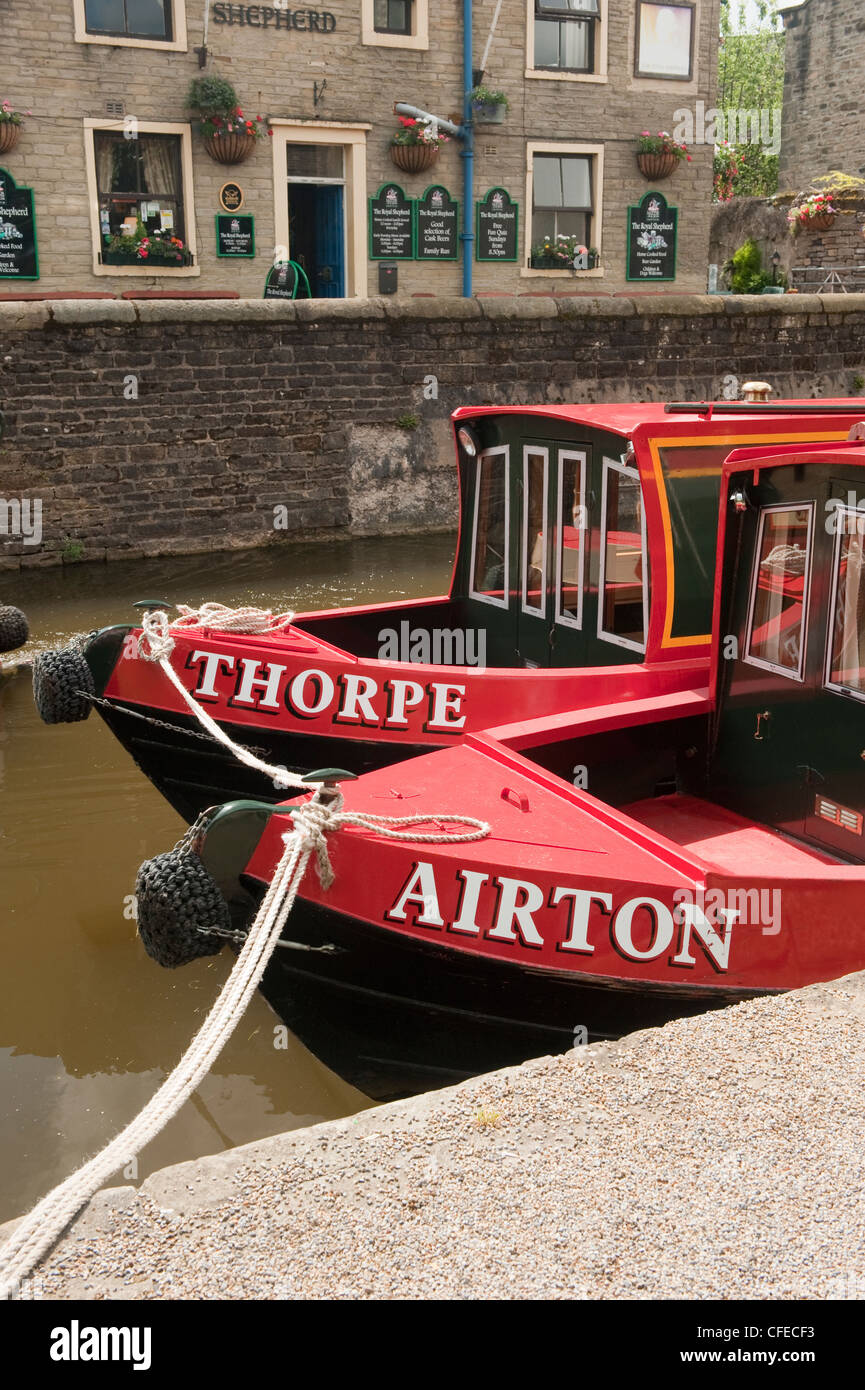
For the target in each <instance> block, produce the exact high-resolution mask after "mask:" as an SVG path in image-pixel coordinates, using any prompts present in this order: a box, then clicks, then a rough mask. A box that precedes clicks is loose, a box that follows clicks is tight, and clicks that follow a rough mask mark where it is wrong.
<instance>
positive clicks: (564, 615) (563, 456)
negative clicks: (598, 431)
mask: <svg viewBox="0 0 865 1390" xmlns="http://www.w3.org/2000/svg"><path fill="white" fill-rule="evenodd" d="M588 457H589V455H588V450H587V449H560V450H559V452H558V470H559V486H558V502H557V506H556V538H557V539H556V603H555V621H556V622H557V623H560V624H561V625H562V627H570V628H574V629H575V630H576V631H577V632H582V629H583V600H584V595H585V586H586V537H587V536H589V535H591V528H590V527H589V526H587V525H586V524H585V522H586V521H587V520H588V516H587V504H586V466H587V463H588ZM571 460H578V463H579V478H580V507H581V508H582V513H583V522H584V524H583V525H582V526H581V528H580V562H579V567H578V576H577V600H578V603H577V615H576V617H574V615H573V613H571V612H569V611H568V610H566V609H565V608H564V607H563V606H562V571H563V569H564V565H563V560H564V519H563V504H564V469H563V468H562V464H563V463H564V462H565V461H571Z"/></svg>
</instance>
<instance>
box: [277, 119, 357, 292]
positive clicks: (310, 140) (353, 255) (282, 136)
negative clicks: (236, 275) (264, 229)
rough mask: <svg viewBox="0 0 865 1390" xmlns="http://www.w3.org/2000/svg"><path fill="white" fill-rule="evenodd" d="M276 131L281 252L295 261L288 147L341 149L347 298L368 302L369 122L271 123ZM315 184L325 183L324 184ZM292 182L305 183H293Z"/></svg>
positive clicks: (279, 249)
mask: <svg viewBox="0 0 865 1390" xmlns="http://www.w3.org/2000/svg"><path fill="white" fill-rule="evenodd" d="M270 125H271V128H272V130H273V139H272V140H271V141H270V143H271V145H272V146H273V198H274V203H273V226H274V242H275V246H276V250H277V252H279V251H281V250H282V248H283V247H284V248H285V249H286V250H287V252H288V255H289V256H291V241H290V238H289V235H288V179H289V174H288V152H287V151H288V146H289V145H341V146H342V147H343V166H342V167H343V180H342V182H343V184H344V187H345V205H344V212H345V247H346V259H345V298H346V299H359V298H363V299H365V298H366V297H367V256H366V249H367V248H366V217H367V209H366V198H367V187H366V137H367V132H368V131H370V130H372V126H371V125H369V124H367V123H366V122H364V121H305V120H304V121H291V120H284V119H282V118H281V117H278V116H272V117H271V118H270ZM312 181H313V182H314V183H322V182H326V180H322V179H314V180H312ZM291 182H292V183H300V182H301V180H300V179H295V178H292V180H291Z"/></svg>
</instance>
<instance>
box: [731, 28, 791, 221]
mask: <svg viewBox="0 0 865 1390" xmlns="http://www.w3.org/2000/svg"><path fill="white" fill-rule="evenodd" d="M754 9H755V12H754ZM752 14H753V18H752V20H751V21H750V22H749V21H748V18H747V15H746V7H745V6H744V5H743V4H741V3H732V2H731V0H722V3H721V38H720V48H719V53H718V102H717V104H718V106H719V108H720V109H721V110H722V111H723V112H724V113H725V114H726V113H728V112H730V113H732V112H739V111H742V112H746V111H748V112H751V111H753V112H765V113H771V134H772V135H773V136H774V135H776V134H777V133H778V126H777V120H776V116H775V113H777V112H779V111H780V109H781V104H782V100H783V95H784V40H785V35H784V31H783V27H782V24H781V19H780V16H779V15H778V13H777V4H776V0H757V4H756V7H752ZM725 133H726V136H727V139H728V140H729V141H730V143H731V145H732V146H733V148H734V149H735V152H736V155H737V156H738V159H737V163H738V172H737V173H736V175H735V176H734V178H733V180H732V187H731V193H732V194H733V195H737V194H739V195H744V196H748V195H750V196H753V197H763V198H765V197H769V196H770V195H771V194H773V193H775V192H777V189H778V156H777V154H773V153H772V152H771V151H769V150H767V149H766V148H765V145H764V144H763V143H756V142H754V141H751V140H748V141H742V140H739V139H738V138H737V137H738V136H739V135H741V134H742V132H741V131H740V130H739V129H738V123H737V128H736V130H732V129H731V128H730V122H729V117H728V120H727V125H726V132H725ZM749 133H750V132H749Z"/></svg>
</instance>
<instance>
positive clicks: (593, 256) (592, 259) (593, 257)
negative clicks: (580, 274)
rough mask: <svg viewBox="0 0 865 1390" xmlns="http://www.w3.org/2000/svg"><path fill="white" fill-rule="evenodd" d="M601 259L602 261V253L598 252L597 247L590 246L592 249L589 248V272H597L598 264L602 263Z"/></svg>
mask: <svg viewBox="0 0 865 1390" xmlns="http://www.w3.org/2000/svg"><path fill="white" fill-rule="evenodd" d="M600 259H601V253H600V251H599V250H598V248H597V246H590V247H589V270H596V269H597V267H598V262H599V261H600Z"/></svg>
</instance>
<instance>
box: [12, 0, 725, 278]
mask: <svg viewBox="0 0 865 1390" xmlns="http://www.w3.org/2000/svg"><path fill="white" fill-rule="evenodd" d="M170 3H172V4H173V6H174V11H175V32H176V33H177V32H180V29H179V21H180V20H182V19H183V18H184V16H185V43H184V45H183V47H178V48H177V49H176V50H168V49H166V47H165V45H163V46H162V48H161V49H160V47H159V46H155V47H154V46H153V45H149V46H141V45H139V46H130V45H129V44H128V43H127V44H126V45H125V46H124V45H121V44H112V43H111V42H104V41H103V42H99V43H95V42H82V41H80V39H81V34H82V32H83V31H82V30H81V27H80V26H81V23H82V22H83V21H82V19H81V17H82V16H84V14H85V0H66V3H64V4H62V5H58V4H56V3H52V0H32V3H31V4H29V5H27V6H21V5H13V4H9V3H8V0H6V2H5V3H2V30H3V44H4V62H3V85H2V90H0V97H5V98H7V99H8V100H10V101H11V102H12V105H13V107H15V108H17V109H22V110H23V109H28V108H29V109H31V110H32V112H33V115H32V116H31V117H30V118H28V119H27V121H26V124H25V126H24V128H23V130H22V133H21V136H20V139H19V141H18V144H17V146H16V148H15V149H14V150H12V151H10V152H9V153H8V154H5V155H2V156H0V165H2V166H3V167H5V168H7V169H8V171H9V173H10V174H11V175H12V176H13V178H14V179H15V180H16V181H17V182H18V183H19V184H23V185H26V186H30V187H32V188H33V190H34V194H35V207H36V219H37V226H38V238H39V254H40V270H41V276H40V279H39V280H38V281H36V282H32V283H28V282H18V281H9V280H2V281H0V293H3V294H4V295H7V296H8V295H9V294H24V293H27V292H52V291H66V292H82V291H84V292H94V291H97V292H107V293H113V294H115V295H120V294H123V293H125V292H129V291H136V292H140V291H144V290H150V291H152V290H173V291H178V292H180V291H182V292H186V293H188V292H190V291H204V292H214V291H218V290H231V291H237V292H239V293H240V295H241V296H243V297H248V298H253V297H259V296H261V294H262V292H263V288H264V281H265V276H266V273H267V270H268V269H269V266H270V263H271V260H272V257H273V254H274V248H275V246H277V245H281V244H285V243H284V241H281V239H280V238H281V232H280V226H281V219H282V218H283V216H284V214H285V206H286V201H285V200H286V189H285V186H284V184H283V183H282V179H281V178H280V175H279V169H278V161H277V158H276V152H277V147H278V146H279V145H280V144H285V143H286V141H288V142H296V143H301V144H302V143H304V142H305V141H307V140H309V139H315V138H318V137H322V136H324V137H325V138H329V139H332V140H333V142H334V143H340V141H341V139H343V138H344V139H345V140H346V141H348V140H353V141H355V142H356V143H358V144H360V145H361V146H362V153H363V161H362V165H361V164H358V165H357V166H353V167H354V168H355V170H356V173H357V178H356V179H355V186H354V187H351V188H348V189H347V190H346V216H347V220H348V223H349V242H351V239H352V236H354V238H355V240H354V243H353V244H354V246H355V248H357V247H360V251H359V252H358V254H357V257H356V259H357V264H356V265H354V266H352V267H350V282H351V283H350V284H349V285H348V286H347V294H348V295H349V296H357V297H361V298H363V297H366V296H367V295H370V294H373V295H374V294H377V293H378V269H377V266H376V264H375V263H373V262H371V261H370V260H369V259H368V257H367V256H366V255H365V254H364V251H365V248H366V198H367V196H368V195H371V194H374V193H375V192H376V191H377V189H378V188H379V186H380V185H381V184H382V183H383V182H385V181H388V180H396V181H397V182H399V183H401V184H402V186H403V187H404V188H405V189H406V192H407V193H409V194H410V195H411V196H413V197H416V196H418V195H420V194H421V193H423V191H424V190H425V189H426V188H427V186H428V185H429V184H430V183H434V182H441V183H443V184H444V185H446V186H447V188H448V189H449V190H450V191H451V193H452V194H453V195H454V196H455V197H456V198H458V199H459V200H460V202H461V204H462V202H463V190H462V164H463V161H462V159H461V157H460V146H459V144H458V142H456V141H452V142H450V143H449V144H447V145H446V146H445V147H444V148H443V150H442V152H441V154H440V156H439V159H438V163H437V166H436V167H435V169H434V170H432V171H431V172H429V173H425V174H416V175H411V174H408V175H406V174H402V173H400V172H399V171H398V170H397V169H395V168H394V165H393V163H392V162H391V159H390V157H389V153H388V145H389V140H390V136H391V134H392V133H393V132H394V130H395V128H396V118H395V116H394V115H393V105H394V103H395V102H396V101H406V102H409V103H412V104H415V105H417V106H419V107H421V108H422V109H425V110H432V111H434V112H435V113H436V114H440V115H442V116H448V115H451V114H457V115H459V113H460V111H461V102H462V87H463V82H462V67H461V64H462V32H461V26H462V3H461V0H445V3H434V4H431V5H430V6H429V47H428V48H427V49H405V48H399V47H384V46H381V45H380V44H378V43H375V42H374V43H364V42H363V41H362V39H363V30H362V17H363V10H364V5H365V0H333V4H332V6H331V7H330V9H329V10H328V11H327V13H328V14H330V15H332V18H333V26H332V28H329V29H328V31H327V32H324V31H322V28H321V27H319V28H317V29H316V28H313V27H311V25H312V21H311V20H310V19H309V18H308V16H310V15H314V14H316V15H317V14H321V13H323V12H322V11H299V10H298V11H292V10H285V9H284V7H283V8H279V7H278V6H277V7H276V8H268V7H259V6H251V7H250V6H243V7H242V6H227V5H215V4H214V3H212V2H211V0H201V3H199V4H192V3H191V0H170ZM415 3H419V0H415ZM601 3H602V14H603V23H604V32H605V34H606V41H605V43H604V44H603V45H602V47H603V54H601V53H600V51H599V57H598V63H597V66H601V65H602V62H601V60H602V58H603V60H604V62H605V65H606V72H605V73H604V72H600V71H598V72H596V73H595V74H594V75H593V76H591V77H589V78H585V79H582V78H570V79H568V78H567V77H564V76H561V75H559V76H554V75H550V74H546V75H542V76H538V75H535V76H529V75H527V66H526V65H527V44H528V41H529V34H530V23H531V22H532V21H531V16H532V15H533V13H534V10H533V5H532V4H531V2H530V0H529V3H527V0H505V3H504V5H503V6H502V9H501V13H500V17H499V19H498V24H497V27H496V29H495V32H494V34H493V37H492V41H491V44H490V48H489V57H488V59H487V64H486V71H485V76H484V81H485V82H486V83H487V84H488V85H491V86H493V87H496V88H501V89H503V90H504V91H505V92H506V94H507V96H508V98H509V101H510V110H509V112H508V115H507V119H506V121H505V123H504V125H501V126H485V127H484V126H480V127H478V128H477V129H476V132H475V133H476V159H475V166H476V174H475V198H479V197H481V196H482V195H483V194H484V193H485V192H486V191H487V190H488V189H489V188H491V187H494V186H496V185H502V186H504V187H505V188H507V189H508V191H509V192H510V193H511V195H512V196H513V197H514V198H515V199H516V200H517V202H518V203H519V207H520V216H519V256H518V260H517V261H516V263H513V264H510V263H499V264H477V263H476V264H475V265H474V289H475V291H476V292H481V293H495V292H505V293H520V292H521V293H533V292H538V291H542V292H545V293H551V292H552V293H558V292H560V291H567V290H571V291H573V290H574V289H575V288H576V289H577V290H580V289H582V290H584V291H587V292H593V293H594V292H607V291H613V292H616V291H621V290H623V289H625V288H626V279H625V247H626V218H627V208H628V206H629V204H633V203H636V202H638V201H639V199H640V198H641V197H642V196H643V195H644V194H645V193H646V191H647V190H648V189H649V188H650V187H652V185H651V184H648V183H646V181H645V180H644V179H643V178H642V176H641V175H640V173H639V171H638V169H637V166H636V161H635V157H634V142H635V138H636V136H637V135H638V134H639V132H640V131H641V130H642V129H644V128H650V129H652V130H656V129H659V128H662V127H663V128H664V129H668V130H671V129H672V128H673V126H674V124H675V121H674V112H675V111H676V110H677V109H680V108H685V107H687V108H691V109H693V108H694V106H695V104H696V102H697V101H698V100H702V101H704V102H705V103H706V104H707V105H711V104H712V101H713V96H714V90H715V67H716V54H717V33H718V10H719V0H696V11H695V35H696V37H695V51H694V71H693V77H692V79H691V80H681V81H674V80H669V79H668V80H662V79H656V78H637V77H635V76H634V48H635V26H636V20H635V14H636V7H635V4H634V0H601ZM206 6H207V8H208V31H207V42H206V68H205V69H204V71H205V72H207V73H217V74H219V75H222V76H225V77H227V78H228V79H229V80H230V81H231V82H232V83H233V84H234V86H235V88H236V89H237V92H238V94H239V96H240V98H241V103H242V105H243V106H244V109H245V110H246V111H247V113H253V112H254V113H256V114H258V113H261V114H262V115H264V116H268V117H270V118H271V119H272V120H273V121H274V123H275V124H274V130H275V135H274V137H273V139H272V140H263V141H261V142H259V144H258V146H257V147H256V150H255V152H254V154H253V155H252V157H251V158H250V159H249V160H248V161H247V162H246V163H244V164H242V165H239V166H236V167H228V168H226V167H224V166H221V165H218V164H216V163H214V162H213V160H212V159H211V158H210V157H209V156H208V154H207V153H206V152H205V150H204V148H203V142H202V140H201V138H200V136H199V135H198V134H196V133H194V132H193V133H192V134H191V139H190V142H189V146H188V148H189V152H190V159H191V163H190V169H191V179H190V183H191V187H189V188H184V194H185V197H186V199H187V204H188V206H189V207H191V206H192V203H193V200H194V218H190V221H194V231H195V241H196V258H195V265H194V267H193V268H192V270H191V272H187V273H186V274H181V273H180V272H178V271H176V270H172V271H166V272H162V273H159V274H153V273H150V271H149V268H145V269H141V268H139V267H130V268H129V269H126V268H123V269H122V270H121V269H119V268H113V269H109V270H108V273H101V271H102V270H103V269H104V268H103V267H98V268H95V265H94V258H95V256H96V255H97V254H98V251H99V246H100V241H99V226H98V207H97V204H96V196H95V190H94V189H93V188H92V187H91V186H90V185H88V171H87V163H86V149H87V145H88V141H89V140H90V138H91V137H90V128H91V127H92V126H94V125H96V126H98V127H100V128H103V129H114V130H122V129H125V127H124V122H125V121H129V120H130V119H134V120H136V121H138V122H140V123H141V126H142V128H145V127H146V124H147V123H157V124H158V123H165V122H168V123H172V124H173V125H174V127H175V129H177V128H179V127H185V129H186V130H187V132H189V131H190V120H191V113H190V112H189V111H187V110H186V109H185V104H184V103H185V97H186V92H187V89H188V86H189V82H190V80H191V79H192V78H194V77H196V76H198V75H200V69H199V66H198V62H199V60H198V57H197V51H198V50H201V49H202V47H203V46H204V29H203V24H204V13H205V8H206ZM283 6H284V0H283ZM494 11H495V0H476V3H475V6H474V45H475V54H476V62H478V63H479V62H480V54H481V53H482V52H483V50H484V47H485V45H486V41H487V38H488V35H489V32H490V27H491V24H492V20H493V15H494ZM277 14H279V15H281V16H282V19H281V20H279V21H277V22H278V23H279V25H280V27H278V28H277V27H276V25H275V22H274V16H276V15H277ZM76 15H78V17H79V18H78V20H77V21H76ZM226 15H229V17H234V18H235V20H236V21H237V22H234V23H232V24H228V23H225V22H221V23H220V22H218V21H219V17H220V16H222V17H223V18H225V16H226ZM265 15H267V16H269V20H268V22H267V24H265V25H264V26H263V27H262V17H263V16H265ZM287 15H289V16H291V15H294V16H300V19H299V20H298V21H297V24H295V23H294V21H292V25H293V27H291V28H290V29H289V28H288V27H287V26H288V20H287V19H286V18H285V16H287ZM304 16H307V18H304ZM241 18H242V22H241ZM76 22H77V23H78V24H79V29H78V37H76ZM300 22H303V24H304V25H305V26H306V27H304V28H303V29H301V28H300V27H297V25H299V24H300ZM323 83H326V86H324V87H322V84H323ZM118 113H120V114H118ZM88 123H89V124H88ZM291 123H293V124H291ZM327 132H330V135H329V136H328V134H327ZM539 143H540V144H542V145H543V144H548V145H549V147H550V148H551V149H552V150H553V151H555V149H556V148H557V147H558V146H559V145H562V144H568V143H570V144H577V145H579V144H589V145H592V146H597V147H598V149H599V150H600V151H601V152H602V154H603V179H602V181H601V180H600V179H599V180H598V183H599V185H600V186H599V187H597V188H596V190H595V192H596V199H595V201H596V205H597V206H600V204H599V198H598V195H600V197H601V198H602V216H600V217H599V218H597V219H596V224H595V225H594V226H593V227H592V230H591V240H592V241H593V242H594V243H595V244H596V245H597V246H598V247H599V248H600V251H601V264H600V267H599V268H598V269H597V270H585V271H580V272H578V273H577V274H575V273H574V272H570V271H565V272H562V271H557V272H549V271H537V270H536V271H531V270H529V268H528V267H527V259H526V256H527V247H526V237H525V231H526V202H527V167H528V152H529V147H530V146H531V145H532V144H534V145H535V146H537V145H538V144H539ZM693 155H694V158H693V162H692V163H689V164H684V163H683V164H681V165H680V166H679V168H678V169H677V170H676V172H675V173H674V175H673V176H672V178H670V179H668V180H667V181H666V182H665V183H664V184H663V185H661V187H662V190H663V191H664V193H665V194H666V195H667V196H668V198H669V199H670V201H671V202H672V203H673V204H675V205H677V206H678V207H679V210H680V211H679V255H678V264H677V278H676V282H675V285H669V284H668V285H667V286H666V288H667V289H675V290H703V289H704V288H705V283H706V280H705V274H706V261H707V250H708V241H709V220H710V213H711V159H712V152H711V149H710V148H709V147H706V146H702V147H696V148H695V149H694V151H693ZM361 170H362V173H361ZM361 178H362V182H363V186H362V187H359V186H357V185H358V183H359V181H360V180H361ZM227 179H232V180H236V181H237V182H238V183H240V184H241V185H242V188H243V191H244V208H243V211H244V212H247V213H250V212H251V213H252V214H253V215H254V217H255V232H256V250H257V254H256V257H255V259H254V260H232V261H226V260H220V259H217V257H216V245H215V231H214V216H215V214H216V213H217V212H218V211H219V207H218V192H219V189H220V188H221V186H222V185H223V184H224V183H225V182H226V180H227ZM462 211H463V213H464V212H465V211H466V210H465V208H463V209H462ZM472 221H473V218H472ZM545 230H546V229H545V228H544V227H540V228H536V229H535V231H536V232H540V233H541V234H543V232H544V231H545ZM188 239H189V237H188ZM349 259H351V255H350V253H349ZM577 279H579V280H581V281H582V280H583V279H585V280H586V283H585V284H580V285H576V284H575V281H576V280H577ZM645 288H648V287H645ZM461 289H462V269H461V266H460V265H459V264H458V263H450V262H449V263H446V264H442V263H439V264H429V263H421V262H417V261H415V262H409V261H406V262H404V263H401V265H400V267H399V294H400V295H405V296H410V295H411V294H435V295H458V294H460V293H461Z"/></svg>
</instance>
